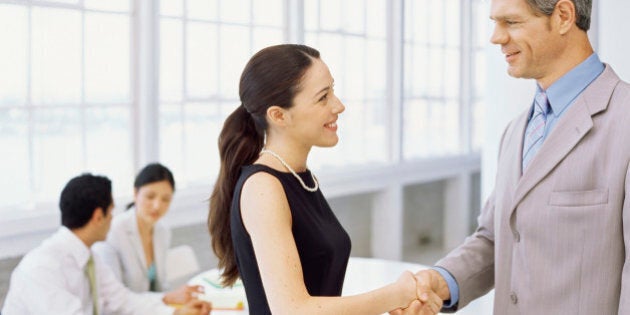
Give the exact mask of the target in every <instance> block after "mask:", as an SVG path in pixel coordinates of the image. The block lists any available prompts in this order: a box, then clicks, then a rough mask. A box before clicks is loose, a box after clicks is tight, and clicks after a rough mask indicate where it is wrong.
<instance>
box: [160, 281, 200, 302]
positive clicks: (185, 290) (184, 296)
mask: <svg viewBox="0 0 630 315" xmlns="http://www.w3.org/2000/svg"><path fill="white" fill-rule="evenodd" d="M201 293H203V287H202V286H199V285H182V286H181V287H179V288H177V289H176V290H175V291H171V292H168V293H166V294H164V297H163V298H162V301H164V304H186V303H187V302H188V301H190V300H193V299H197V295H199V294H201Z"/></svg>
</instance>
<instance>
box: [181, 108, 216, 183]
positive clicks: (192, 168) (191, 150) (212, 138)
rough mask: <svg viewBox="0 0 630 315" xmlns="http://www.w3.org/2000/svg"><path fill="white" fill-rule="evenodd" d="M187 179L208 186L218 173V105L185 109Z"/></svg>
mask: <svg viewBox="0 0 630 315" xmlns="http://www.w3.org/2000/svg"><path fill="white" fill-rule="evenodd" d="M184 108H185V116H186V122H185V125H184V128H185V134H186V149H185V150H186V151H185V153H184V155H185V156H186V171H187V174H186V179H187V180H188V181H203V182H204V184H205V183H208V182H210V180H211V179H213V178H214V177H215V176H216V175H217V173H218V170H219V165H220V164H219V163H220V159H219V151H218V146H217V141H218V139H219V133H220V132H221V128H222V127H223V120H222V119H220V118H221V117H220V116H219V106H218V105H217V104H210V103H205V104H188V105H185V107H184Z"/></svg>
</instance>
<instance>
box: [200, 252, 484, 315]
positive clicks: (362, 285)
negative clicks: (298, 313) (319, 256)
mask: <svg viewBox="0 0 630 315" xmlns="http://www.w3.org/2000/svg"><path fill="white" fill-rule="evenodd" d="M426 268H427V267H426V266H423V265H420V264H414V263H406V262H399V261H391V260H383V259H376V258H359V257H351V258H350V261H349V263H348V269H347V270H346V278H345V282H344V287H343V293H342V295H344V296H345V295H354V294H359V293H363V292H367V291H370V290H373V289H377V288H379V287H382V286H385V285H387V284H389V283H391V282H393V281H395V280H396V279H398V277H399V276H400V274H401V273H402V272H403V271H405V270H409V271H411V272H416V271H418V270H421V269H426ZM218 275H219V271H218V270H217V269H211V270H208V271H205V272H203V273H201V274H199V275H197V276H195V277H193V278H192V279H191V280H190V281H189V282H188V283H189V284H198V285H202V286H203V287H204V288H205V290H206V294H207V295H208V296H209V297H210V299H212V298H213V297H218V298H219V300H221V302H222V303H224V304H230V305H232V304H235V303H233V301H234V299H242V300H245V290H244V288H243V287H242V285H239V284H237V285H236V286H235V287H233V288H218ZM493 298H494V294H493V292H490V293H488V294H487V295H486V296H484V297H482V298H480V299H478V300H476V301H474V302H472V303H471V304H470V305H468V306H466V307H465V308H464V309H463V310H461V311H459V312H457V313H456V314H459V315H491V314H492V299H493ZM248 313H249V312H248V311H247V303H246V302H245V309H244V310H240V311H236V310H230V311H228V310H213V311H212V314H214V315H217V314H218V315H244V314H248Z"/></svg>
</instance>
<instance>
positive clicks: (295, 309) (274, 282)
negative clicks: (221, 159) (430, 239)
mask: <svg viewBox="0 0 630 315" xmlns="http://www.w3.org/2000/svg"><path fill="white" fill-rule="evenodd" d="M241 216H242V218H243V224H244V225H245V228H246V229H247V231H248V233H249V235H250V236H251V239H252V244H253V246H254V252H255V254H256V258H257V262H258V268H259V269H260V275H261V278H262V282H263V285H264V287H265V292H266V294H267V300H268V302H269V307H270V309H271V312H272V313H274V314H362V315H363V314H382V313H385V312H387V311H390V310H393V309H396V308H400V307H406V306H407V305H409V304H410V303H411V302H412V301H413V300H415V299H416V282H415V280H414V278H413V276H412V274H411V273H409V272H407V273H404V274H403V275H402V276H401V277H400V278H399V279H398V280H397V281H396V282H394V283H392V284H389V285H387V286H385V287H382V288H379V289H376V290H374V291H370V292H367V293H364V294H359V295H354V296H348V297H313V296H310V295H309V294H308V291H307V289H306V286H305V284H304V280H303V279H304V278H303V274H302V265H301V263H300V258H299V255H298V251H297V248H296V244H295V240H294V238H293V234H292V232H291V220H292V218H291V211H290V209H289V204H288V201H287V199H286V196H285V194H284V190H283V188H282V185H281V183H280V182H279V181H278V180H277V179H276V178H275V177H273V176H272V175H270V174H267V173H264V172H260V173H256V174H254V175H252V176H251V177H249V178H248V179H247V181H246V182H245V184H244V185H243V190H242V192H241Z"/></svg>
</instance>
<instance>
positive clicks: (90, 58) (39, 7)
mask: <svg viewBox="0 0 630 315" xmlns="http://www.w3.org/2000/svg"><path fill="white" fill-rule="evenodd" d="M397 8H400V10H398V9H397ZM486 11H487V8H486V4H485V3H484V1H483V0H473V1H472V2H469V1H468V0H425V1H414V0H395V1H387V0H374V1H372V0H370V1H368V0H347V1H336V0H295V1H286V0H164V1H157V2H152V1H140V0H108V1H102V0H55V1H53V0H50V1H46V0H24V1H6V0H0V39H1V40H2V43H3V45H4V46H3V47H10V49H0V69H2V71H0V86H1V87H2V88H1V89H0V147H1V148H2V150H3V155H2V156H3V159H2V161H3V162H2V163H0V174H3V177H5V178H10V179H11V180H9V181H7V180H4V181H0V189H1V190H2V191H3V192H5V194H4V195H3V198H2V199H0V211H1V212H2V213H5V212H9V211H4V210H6V209H14V208H29V209H35V208H38V207H37V205H38V204H39V205H40V208H41V207H42V206H41V205H42V204H43V203H47V202H54V201H56V200H57V198H58V194H59V191H60V190H61V188H62V186H63V184H65V182H66V181H67V180H68V179H69V178H70V177H72V176H75V175H77V174H78V173H80V172H83V171H90V172H93V173H102V174H106V175H107V176H109V177H110V178H112V180H113V181H114V194H115V195H116V196H117V197H118V196H128V195H130V192H131V191H132V189H131V186H132V180H131V179H132V178H133V176H134V173H135V171H136V167H138V165H136V164H138V163H143V162H145V160H151V161H160V162H162V163H164V164H165V165H167V166H169V167H170V168H171V169H172V170H173V172H174V174H175V176H176V177H177V182H178V188H182V189H185V188H187V187H190V188H199V190H201V189H204V191H208V192H209V189H210V187H208V186H209V185H210V184H211V183H212V180H213V179H214V177H215V176H216V174H217V172H218V167H219V156H218V152H217V138H218V135H219V132H220V130H221V127H222V124H223V121H224V119H225V118H226V117H227V115H228V114H230V113H231V112H232V111H233V110H234V109H235V108H236V107H237V106H238V105H239V98H238V83H239V77H240V74H241V72H242V69H243V67H244V66H245V63H246V62H247V60H248V59H249V58H250V57H251V56H252V55H253V54H254V53H255V52H256V51H258V50H259V49H261V48H263V47H266V46H269V45H273V44H280V43H283V42H288V41H290V42H303V43H305V44H306V45H310V46H313V47H315V48H317V49H318V50H319V51H320V52H321V55H322V59H323V60H324V61H325V62H326V63H327V64H328V65H329V67H330V69H331V72H332V74H333V76H334V78H335V89H336V93H337V95H338V96H339V98H340V99H341V100H342V101H343V102H344V104H345V105H346V111H345V113H343V114H342V115H340V118H339V135H340V138H341V141H340V142H339V144H338V145H337V146H336V147H335V148H332V149H329V148H327V149H324V150H318V149H314V150H313V156H312V158H311V159H310V160H309V166H310V167H312V168H315V169H317V168H324V167H326V168H328V167H331V168H338V167H344V168H347V167H357V168H361V167H365V166H366V165H368V163H377V164H379V163H380V164H387V163H396V162H397V161H398V160H400V159H414V158H422V157H440V156H444V155H449V154H462V153H463V154H468V153H470V149H471V147H472V148H473V149H474V148H479V147H480V142H481V139H482V135H481V132H480V130H482V128H481V127H482V126H483V121H482V114H481V113H482V108H483V107H482V104H483V102H482V101H483V97H484V89H485V85H484V84H485V81H484V80H485V77H484V65H483V53H484V52H483V49H484V46H485V45H486V43H487V36H485V35H483V34H485V30H484V29H483V28H484V27H485V26H486V24H487V21H488V19H487V12H486ZM145 16H149V17H150V18H149V19H151V22H152V23H153V22H155V23H154V24H155V26H156V29H155V30H154V31H152V32H149V34H148V35H147V34H146V33H144V32H142V31H141V30H139V28H138V27H137V25H144V24H143V22H145V20H144V18H145ZM397 16H402V17H403V19H402V22H401V21H400V18H395V17H397ZM294 17H297V18H294ZM471 17H472V19H471ZM462 21H469V22H462ZM480 21H481V22H480ZM396 23H402V26H401V25H398V24H396ZM463 23H467V24H466V25H464V24H463ZM468 23H469V24H470V25H472V30H470V29H471V28H470V27H467V26H468ZM149 25H152V24H149ZM401 28H402V30H401ZM153 34H155V35H156V36H154V37H152V36H151V35H153ZM396 38H402V42H401V41H400V40H397V39H396ZM141 40H142V41H141ZM394 41H397V42H394ZM140 42H143V43H140ZM144 42H149V45H147V46H149V47H156V49H155V50H152V51H153V52H155V55H154V56H152V57H151V62H150V63H149V66H148V69H145V68H143V67H139V66H136V61H139V60H140V61H144V59H143V58H144V56H140V54H141V53H143V51H144V50H143V48H145V46H144V45H145V44H144ZM140 45H142V46H140ZM392 46H395V47H396V49H392ZM139 47H140V48H139ZM468 50H470V51H468ZM397 54H398V55H400V56H397ZM392 77H394V78H395V79H394V80H393V81H392V80H391V79H392ZM145 80H154V81H155V82H156V84H157V88H153V86H151V85H150V84H142V83H144V82H145ZM398 82H400V84H399V83H398ZM395 85H398V86H395ZM141 86H142V87H141ZM144 86H149V88H147V90H146V91H144V88H143V87H144ZM141 89H142V91H140V90H141ZM394 92H395V93H394ZM401 92H402V93H401ZM145 94H149V95H150V97H149V99H151V100H156V101H155V102H146V103H147V104H145V100H144V98H143V97H139V95H141V96H144V95H145ZM395 98H398V99H395ZM139 99H141V100H139ZM140 102H142V103H140ZM145 105H146V106H149V107H150V108H151V110H152V111H153V112H152V114H154V115H153V116H154V117H144V116H143V114H144V112H143V110H144V108H143V106H145ZM469 107H470V109H468V108H469ZM462 109H466V110H462ZM399 113H400V117H401V119H402V122H401V123H396V121H397V120H396V119H397V118H398V117H394V116H393V115H398V114H399ZM147 116H149V115H147ZM394 118H395V119H394ZM144 120H150V123H149V124H146V125H148V126H149V127H145V126H144V125H145V124H144V122H145V121H144ZM150 126H157V128H151V127H150ZM140 128H142V129H140ZM145 129H146V130H145ZM145 133H148V134H149V136H148V137H146V138H145V137H144V136H143V135H144V134H145ZM140 134H142V135H140ZM153 142H155V143H153ZM146 147H150V148H149V149H147V148H146ZM392 148H395V149H396V150H398V148H402V150H400V151H401V152H400V153H399V152H390V151H394V150H392ZM311 163H312V164H311ZM206 188H207V189H206ZM205 197H207V196H204V198H205ZM46 209H47V210H48V211H52V210H53V209H54V208H50V207H48V208H46ZM17 212H19V211H15V212H12V213H17Z"/></svg>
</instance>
